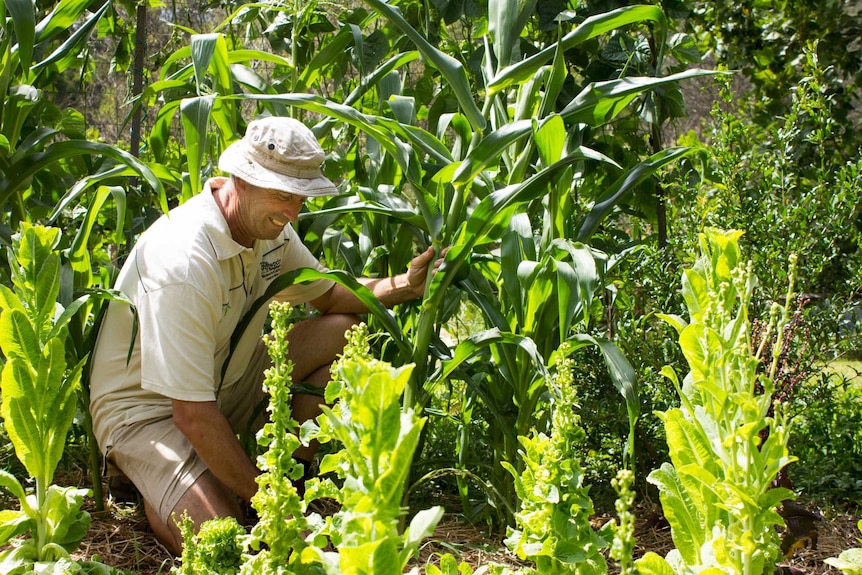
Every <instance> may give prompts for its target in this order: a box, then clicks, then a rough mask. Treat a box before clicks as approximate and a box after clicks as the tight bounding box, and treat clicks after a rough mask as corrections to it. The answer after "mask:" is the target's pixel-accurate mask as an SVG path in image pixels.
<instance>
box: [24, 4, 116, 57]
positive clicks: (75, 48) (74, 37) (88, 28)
mask: <svg viewBox="0 0 862 575" xmlns="http://www.w3.org/2000/svg"><path fill="white" fill-rule="evenodd" d="M111 4H112V3H111V2H108V1H106V2H105V3H104V4H102V6H101V7H100V8H99V9H98V10H96V11H95V12H94V13H93V15H92V16H90V17H89V18H87V19H86V20H85V21H84V22H83V23H82V24H80V25H79V26H77V27H75V28H74V32H73V33H72V34H71V35H70V36H69V38H68V39H66V41H65V42H63V44H61V45H60V46H59V47H57V49H55V50H54V51H53V52H52V53H51V54H50V55H49V56H48V57H47V58H45V59H44V60H42V61H41V62H39V63H38V64H35V65H34V66H33V71H34V72H39V71H41V70H42V69H45V68H48V67H49V66H50V67H54V68H56V69H58V70H60V71H63V70H66V69H68V68H70V67H72V66H73V65H74V64H75V63H76V62H77V59H78V54H79V53H80V51H81V50H82V49H83V48H84V47H85V46H86V45H87V42H88V40H89V38H90V34H92V33H93V31H94V30H95V29H96V26H97V25H98V23H99V20H100V19H101V18H102V16H104V14H105V12H106V11H107V10H108V7H110V6H111Z"/></svg>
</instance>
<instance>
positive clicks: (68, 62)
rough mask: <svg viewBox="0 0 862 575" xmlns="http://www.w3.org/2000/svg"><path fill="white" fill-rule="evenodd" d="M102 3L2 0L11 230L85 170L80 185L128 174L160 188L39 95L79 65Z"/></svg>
mask: <svg viewBox="0 0 862 575" xmlns="http://www.w3.org/2000/svg"><path fill="white" fill-rule="evenodd" d="M109 6H110V3H104V4H103V5H102V6H101V7H100V8H98V9H97V10H95V11H94V12H93V13H92V14H89V13H88V12H87V10H88V9H89V8H91V3H90V2H88V1H86V0H67V1H65V2H60V3H57V4H56V5H53V4H50V3H49V4H48V6H47V9H46V8H45V7H43V6H42V5H38V4H36V3H33V2H29V1H28V0H10V1H9V2H4V4H3V7H0V16H2V20H3V22H4V33H3V34H0V108H2V109H3V114H2V116H0V174H2V177H0V205H2V206H5V207H4V211H3V212H2V214H0V222H2V223H3V224H5V225H7V226H8V227H9V228H11V230H12V231H14V230H15V229H17V226H18V222H19V221H22V220H27V221H32V220H34V219H43V218H46V217H47V216H48V212H47V211H46V206H52V205H54V204H56V203H57V202H58V201H60V196H58V195H57V194H58V192H59V191H60V190H65V189H68V188H70V187H71V186H72V184H73V183H75V181H76V180H78V179H80V178H83V177H84V176H89V175H91V174H98V175H95V176H93V178H91V179H90V180H89V183H88V184H87V185H90V184H91V183H92V182H93V181H100V180H104V179H106V178H111V177H119V176H132V175H134V176H142V177H143V178H144V179H145V180H146V182H147V183H148V185H150V186H151V187H153V189H155V190H156V191H158V192H162V191H163V188H162V184H161V182H160V181H159V179H158V178H157V177H156V176H155V174H154V173H153V172H152V170H150V169H149V168H148V167H147V166H146V165H144V164H143V163H141V162H140V161H138V160H137V159H136V158H134V157H133V156H132V155H131V154H129V153H127V152H125V151H123V150H121V149H119V148H117V147H115V146H110V145H107V144H104V143H100V142H92V141H89V140H88V139H87V136H86V133H85V132H86V129H85V126H84V121H83V117H82V116H81V114H80V113H78V112H76V111H74V110H69V111H63V110H61V109H60V108H59V107H58V106H57V105H55V104H54V103H53V102H51V101H50V100H49V99H47V98H45V97H44V94H43V90H50V89H51V87H52V84H53V82H54V80H55V79H56V77H57V76H58V75H60V74H62V73H64V72H66V71H67V70H69V71H73V70H75V69H76V68H78V67H79V66H80V61H79V60H78V55H79V54H80V52H81V51H82V50H84V49H85V48H86V45H87V40H88V38H89V36H90V35H91V34H92V32H93V31H94V29H95V27H96V25H97V24H98V22H99V20H100V19H101V18H102V16H103V15H104V14H105V12H106V11H107V10H108V8H109ZM7 14H8V16H10V19H9V20H7V18H6V16H7ZM39 58H44V59H42V60H38V59H39ZM82 157H86V158H82ZM4 235H5V234H4ZM5 239H7V240H8V238H5Z"/></svg>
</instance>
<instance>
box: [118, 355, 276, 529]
mask: <svg viewBox="0 0 862 575" xmlns="http://www.w3.org/2000/svg"><path fill="white" fill-rule="evenodd" d="M270 365H271V361H270V358H269V354H268V353H267V350H266V346H265V345H264V344H263V342H262V341H261V342H260V343H259V344H258V346H257V348H256V349H255V352H254V354H253V355H252V357H251V358H250V360H249V363H248V369H246V371H245V374H244V375H243V377H242V379H240V380H239V381H238V382H237V383H236V384H234V385H233V386H231V387H230V388H228V389H223V390H222V391H221V393H220V394H219V397H218V400H217V403H218V406H219V410H220V411H221V412H222V413H223V414H224V415H225V417H226V418H227V420H228V422H229V423H230V425H231V428H232V429H233V431H234V433H237V434H239V433H246V432H256V431H257V430H258V429H260V428H261V427H262V426H263V424H264V423H265V421H266V410H265V409H263V408H265V407H266V403H265V400H266V397H267V396H266V393H265V392H264V390H263V378H264V371H265V370H266V369H267V368H269V367H270ZM105 462H106V464H107V465H106V467H107V470H106V473H107V475H109V476H111V475H125V476H126V477H128V479H129V480H130V481H131V482H132V483H134V484H135V487H137V488H138V491H140V492H141V495H142V496H143V498H144V499H145V500H146V501H147V502H148V503H149V504H150V505H151V506H152V507H153V509H155V510H156V512H157V513H158V515H159V517H160V518H161V519H162V521H164V522H165V523H166V524H169V523H168V521H170V520H171V513H172V512H173V510H174V507H176V505H177V503H178V502H179V500H180V499H181V498H182V496H183V495H184V494H185V493H186V491H187V490H188V489H189V488H190V487H191V486H192V485H193V484H194V482H195V481H196V480H197V479H198V477H200V476H201V474H202V473H203V472H204V471H206V470H207V467H206V465H204V463H203V462H202V461H201V460H200V458H199V457H198V455H197V453H196V452H195V450H194V448H193V447H192V446H191V444H190V443H189V442H188V440H186V438H185V436H184V435H183V434H182V432H181V431H180V430H179V429H177V428H176V426H175V425H174V422H173V420H172V419H164V420H151V421H143V422H139V423H133V424H131V425H127V426H125V427H123V428H121V429H118V430H117V431H115V432H114V434H113V435H112V437H111V447H110V448H109V449H108V452H107V454H106V455H105ZM176 519H177V520H179V517H177V518H176Z"/></svg>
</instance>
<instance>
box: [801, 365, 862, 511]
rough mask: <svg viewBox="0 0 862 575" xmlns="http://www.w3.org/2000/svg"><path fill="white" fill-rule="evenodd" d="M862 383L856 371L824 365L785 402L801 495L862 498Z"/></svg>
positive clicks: (838, 499)
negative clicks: (793, 396) (861, 384)
mask: <svg viewBox="0 0 862 575" xmlns="http://www.w3.org/2000/svg"><path fill="white" fill-rule="evenodd" d="M860 402H862V388H860V385H859V377H858V374H856V373H854V372H852V371H850V372H848V373H842V372H840V371H838V370H835V369H834V368H833V367H829V366H827V367H826V368H825V369H824V370H823V371H821V372H819V373H817V374H816V375H814V376H812V377H810V378H809V379H808V380H807V381H805V382H804V383H803V384H802V385H801V386H800V387H799V389H798V390H797V392H796V394H795V398H794V400H793V401H792V402H791V403H790V404H789V406H788V418H789V421H790V423H791V424H792V425H791V434H790V446H791V448H792V450H793V453H794V455H796V456H797V457H799V461H798V462H797V463H795V464H793V465H791V466H790V470H789V473H790V477H791V478H792V479H793V483H794V487H795V488H796V489H798V490H800V491H801V492H802V493H804V494H805V496H806V497H809V498H814V499H818V500H821V499H822V500H826V501H830V502H832V503H833V504H838V505H844V504H846V503H848V502H852V503H855V504H857V505H860V504H862V480H860V478H862V452H860V449H862V413H860V410H859V405H860Z"/></svg>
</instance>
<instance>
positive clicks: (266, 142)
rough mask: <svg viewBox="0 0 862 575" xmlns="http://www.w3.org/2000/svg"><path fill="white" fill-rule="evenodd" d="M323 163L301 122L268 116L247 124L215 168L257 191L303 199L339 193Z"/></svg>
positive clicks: (313, 140) (311, 137) (309, 131)
mask: <svg viewBox="0 0 862 575" xmlns="http://www.w3.org/2000/svg"><path fill="white" fill-rule="evenodd" d="M325 159H326V154H325V153H324V151H323V148H321V147H320V144H319V143H318V141H317V138H315V137H314V133H313V132H312V131H311V130H309V129H308V127H306V126H305V124H303V123H302V122H300V121H299V120H295V119H293V118H286V117H282V116H269V117H266V118H261V119H258V120H254V121H252V122H249V124H248V129H247V130H246V132H245V136H244V137H243V138H242V139H241V140H239V141H236V142H234V143H233V144H231V145H230V146H228V148H227V149H226V150H225V151H224V152H222V155H221V157H220V158H219V162H218V167H219V169H220V170H222V171H223V172H226V173H228V174H231V175H233V176H236V177H237V178H240V179H241V180H244V181H246V182H248V183H250V184H252V185H254V186H257V187H259V188H266V189H270V190H279V191H282V192H288V193H291V194H299V195H303V196H328V195H331V194H336V193H338V189H337V188H336V187H335V184H333V183H332V182H331V181H330V180H329V178H327V177H326V176H324V175H323V170H322V169H321V166H322V165H323V161H324V160H325Z"/></svg>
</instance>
